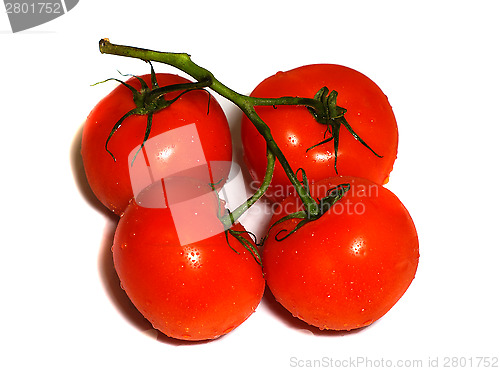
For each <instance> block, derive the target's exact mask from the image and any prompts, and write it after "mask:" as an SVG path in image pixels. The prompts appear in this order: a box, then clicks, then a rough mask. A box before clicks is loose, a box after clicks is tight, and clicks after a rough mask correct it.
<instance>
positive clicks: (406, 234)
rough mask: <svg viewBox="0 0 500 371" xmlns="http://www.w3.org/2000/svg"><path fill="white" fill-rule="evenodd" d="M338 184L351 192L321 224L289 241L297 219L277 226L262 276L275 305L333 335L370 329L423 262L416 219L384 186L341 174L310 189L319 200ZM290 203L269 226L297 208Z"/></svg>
mask: <svg viewBox="0 0 500 371" xmlns="http://www.w3.org/2000/svg"><path fill="white" fill-rule="evenodd" d="M341 183H350V184H351V189H350V190H349V191H348V192H347V193H346V194H345V195H344V197H343V198H342V199H341V200H340V201H338V202H337V203H335V204H334V205H333V206H332V207H331V208H330V209H329V211H328V212H327V213H325V214H324V215H323V216H321V217H320V218H319V219H318V220H316V221H312V222H309V223H307V224H305V225H304V226H303V227H302V228H300V229H298V230H297V231H296V232H295V233H292V234H291V235H290V236H288V237H287V238H285V239H283V240H282V241H280V242H278V241H277V240H276V239H275V237H276V235H277V234H278V233H279V234H278V237H279V238H280V237H283V236H284V235H285V234H286V233H285V232H280V231H282V230H283V229H284V230H287V231H291V230H292V229H293V228H294V227H295V226H296V225H297V223H298V222H299V221H300V220H298V219H292V220H288V221H285V222H283V223H281V224H278V225H276V226H275V227H274V228H273V229H272V230H271V233H270V235H269V237H268V239H267V240H266V242H265V245H264V251H263V253H262V259H263V265H264V273H265V278H266V280H267V284H268V286H269V288H270V289H271V291H272V293H273V294H274V296H275V298H276V299H277V301H278V302H280V303H281V304H282V305H283V306H284V307H285V308H286V309H288V311H290V312H291V313H292V314H293V315H294V316H296V317H298V318H300V319H302V320H303V321H305V322H307V323H309V324H311V325H313V326H316V327H319V328H321V329H331V330H351V329H356V328H360V327H363V326H367V325H369V324H371V323H372V322H374V321H376V320H377V319H379V318H380V317H382V316H383V315H384V314H385V313H386V312H387V311H389V309H391V308H392V307H393V306H394V304H395V303H396V302H397V301H398V300H399V299H400V298H401V296H402V295H403V294H404V293H405V291H406V290H407V288H408V287H409V285H410V283H411V282H412V280H413V278H414V276H415V273H416V269H417V265H418V259H419V249H418V238H417V232H416V230H415V226H414V224H413V221H412V219H411V217H410V215H409V213H408V211H407V210H406V209H405V207H404V206H403V204H402V203H401V202H400V201H399V199H398V198H397V197H396V196H395V195H394V194H393V193H392V192H390V191H389V190H387V189H386V188H384V187H382V186H380V185H378V184H376V183H373V182H370V181H368V180H364V179H361V178H354V177H336V178H331V179H327V180H324V181H321V182H318V183H316V184H315V185H314V186H312V193H313V196H315V197H323V196H325V194H326V191H327V190H328V189H330V188H331V187H333V186H336V185H339V184H341ZM300 205H301V204H300V201H298V199H296V198H294V197H293V196H292V197H289V198H287V199H286V200H285V201H283V202H282V203H281V204H279V207H277V209H276V211H277V213H276V215H274V216H273V218H272V221H271V223H274V222H276V221H277V220H278V219H279V218H281V217H283V216H284V215H287V214H288V213H292V212H294V211H297V210H298V209H299V206H300Z"/></svg>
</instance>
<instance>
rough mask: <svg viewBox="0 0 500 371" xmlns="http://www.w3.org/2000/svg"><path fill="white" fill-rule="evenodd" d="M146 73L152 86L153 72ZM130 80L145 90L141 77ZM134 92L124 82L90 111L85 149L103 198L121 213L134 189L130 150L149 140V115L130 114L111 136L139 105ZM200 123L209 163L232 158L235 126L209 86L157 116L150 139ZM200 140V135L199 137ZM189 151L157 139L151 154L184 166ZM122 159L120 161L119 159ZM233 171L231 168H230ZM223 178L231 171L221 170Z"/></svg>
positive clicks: (165, 80) (157, 160)
mask: <svg viewBox="0 0 500 371" xmlns="http://www.w3.org/2000/svg"><path fill="white" fill-rule="evenodd" d="M139 77H141V78H142V79H143V80H144V81H146V83H148V84H149V87H150V88H151V75H149V74H148V75H143V76H139ZM156 79H157V81H158V84H159V86H160V87H164V86H169V85H173V84H181V83H187V82H189V80H187V79H185V78H183V77H181V76H178V75H173V74H165V73H158V74H156ZM126 83H127V84H129V85H131V86H133V87H134V88H135V89H137V90H140V89H141V84H140V82H139V80H138V79H137V78H135V77H133V78H130V79H129V80H127V81H126ZM180 93H181V91H176V92H171V93H167V94H166V95H165V97H164V99H167V100H170V99H173V98H175V97H177V96H178V95H179V94H180ZM135 107H136V106H135V103H134V101H133V94H132V92H131V91H130V89H128V88H127V87H126V86H124V85H123V84H120V85H118V86H117V87H116V88H115V89H114V90H113V91H112V92H111V93H109V94H108V95H107V96H106V97H104V98H103V99H102V100H101V101H100V102H99V103H98V104H97V105H96V106H95V107H94V109H93V110H92V111H91V112H90V114H89V116H88V117H87V120H86V121H85V124H84V127H83V133H82V146H81V154H82V159H83V164H84V168H85V173H86V176H87V180H88V182H89V185H90V187H91V188H92V191H93V192H94V194H95V195H96V196H97V198H98V199H99V200H100V201H101V202H102V203H103V204H104V205H105V206H106V207H107V208H109V209H110V210H111V211H113V212H114V213H116V214H118V215H120V214H121V213H122V212H123V211H124V210H125V207H126V206H127V204H128V203H129V201H130V200H131V199H132V198H133V196H134V192H133V189H132V184H131V179H130V167H131V166H132V162H131V161H130V155H131V153H132V151H133V150H134V149H136V148H138V147H139V146H140V145H141V144H142V143H143V140H144V137H145V132H146V127H147V115H133V116H130V117H128V118H127V119H125V121H124V122H123V123H122V125H121V127H120V128H119V129H118V130H116V132H115V133H114V134H113V136H112V137H111V139H110V140H109V143H108V149H109V152H111V154H112V155H113V156H114V158H113V156H112V155H111V154H110V153H108V152H107V151H106V146H105V145H106V141H107V139H108V136H109V135H110V133H111V131H112V129H113V127H114V125H115V124H116V123H117V122H118V121H119V120H120V118H121V117H122V116H123V115H124V114H125V113H127V112H129V111H130V110H132V109H134V108H135ZM190 124H195V126H196V131H197V135H198V137H199V141H200V143H201V146H202V149H203V153H204V159H203V160H206V162H207V164H208V165H207V166H208V167H210V164H211V163H212V162H227V163H229V162H230V161H231V159H232V143H231V133H230V131H229V125H228V122H227V119H226V116H225V114H224V111H223V110H222V108H221V106H220V105H219V104H218V102H217V101H216V100H215V98H214V97H213V96H209V93H208V92H206V91H204V90H194V91H190V92H188V93H186V94H183V95H182V96H181V97H180V98H179V99H177V100H176V101H175V102H174V103H173V104H171V105H170V106H169V107H167V108H164V109H162V110H160V111H158V112H156V113H154V115H153V120H152V127H151V132H150V134H149V138H150V139H152V138H155V137H156V138H158V136H159V135H161V134H164V133H167V132H169V131H171V130H173V129H178V128H182V127H184V126H186V125H190ZM196 140H198V138H196ZM177 152H180V153H184V152H186V148H184V147H183V145H177V146H176V145H175V143H172V142H171V141H166V142H163V143H159V142H157V143H155V148H154V152H153V153H149V157H148V161H149V163H148V166H149V167H150V168H154V166H163V167H165V166H168V167H171V168H176V167H180V166H181V165H182V161H183V160H182V158H180V159H179V158H178V157H184V155H179V156H176V153H177ZM115 159H116V160H115ZM226 170H227V172H228V171H229V169H226ZM219 175H220V177H221V178H223V177H224V176H225V175H227V173H225V174H219Z"/></svg>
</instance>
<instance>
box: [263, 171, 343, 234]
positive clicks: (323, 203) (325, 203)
mask: <svg viewBox="0 0 500 371" xmlns="http://www.w3.org/2000/svg"><path fill="white" fill-rule="evenodd" d="M299 170H300V171H302V176H303V182H304V186H305V187H306V189H307V190H308V191H309V186H308V185H307V178H306V176H305V172H304V170H303V169H299ZM350 188H351V186H350V184H349V183H344V184H340V185H338V186H335V187H332V188H330V189H329V190H328V191H327V192H326V196H325V197H323V198H321V199H318V210H319V211H318V212H317V213H315V214H310V213H309V212H308V211H307V210H300V211H297V212H295V213H291V214H288V215H286V216H284V217H283V218H281V219H279V220H278V221H276V222H275V223H273V224H272V225H271V226H270V227H269V231H270V230H271V229H272V228H274V227H275V226H276V225H278V224H281V223H283V222H285V221H287V220H290V219H299V220H300V221H299V222H298V223H297V225H296V226H295V227H294V228H293V229H292V230H290V231H288V230H286V229H282V230H280V231H278V232H277V233H276V235H275V237H274V238H275V239H276V240H277V241H283V240H284V239H285V238H287V237H289V236H290V235H291V234H293V233H295V232H297V231H298V230H299V229H300V228H302V227H303V226H305V225H306V224H308V223H310V222H312V221H315V220H318V219H319V218H320V217H321V216H322V215H324V214H326V213H327V212H328V211H329V210H330V208H331V207H332V206H333V205H335V203H337V202H338V201H340V200H341V199H342V197H344V195H345V194H346V193H347V192H348V191H349V189H350ZM266 238H267V237H266Z"/></svg>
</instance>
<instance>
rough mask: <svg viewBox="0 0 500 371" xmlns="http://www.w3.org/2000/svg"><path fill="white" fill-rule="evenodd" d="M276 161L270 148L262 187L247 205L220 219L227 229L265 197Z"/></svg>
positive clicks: (248, 200)
mask: <svg viewBox="0 0 500 371" xmlns="http://www.w3.org/2000/svg"><path fill="white" fill-rule="evenodd" d="M275 160H276V158H275V156H274V154H273V153H272V152H271V151H270V150H269V148H268V149H267V168H266V174H265V175H264V179H263V181H262V183H261V185H260V187H259V188H258V189H257V191H256V192H255V193H254V194H253V195H252V196H250V197H249V198H248V199H247V201H246V202H245V203H243V204H241V205H240V206H238V207H237V208H236V209H234V210H233V211H230V212H229V214H227V215H224V216H222V217H220V218H219V219H220V220H221V222H222V224H223V225H224V227H225V228H229V227H231V226H232V225H233V224H234V222H235V221H236V220H237V219H238V218H239V217H240V216H241V215H243V213H244V212H245V211H247V210H248V209H249V208H250V207H251V206H252V205H253V204H254V203H256V202H257V201H258V200H259V199H260V198H261V197H262V196H263V195H264V193H265V192H266V190H267V188H268V187H269V184H270V183H271V179H272V177H273V173H274V165H275Z"/></svg>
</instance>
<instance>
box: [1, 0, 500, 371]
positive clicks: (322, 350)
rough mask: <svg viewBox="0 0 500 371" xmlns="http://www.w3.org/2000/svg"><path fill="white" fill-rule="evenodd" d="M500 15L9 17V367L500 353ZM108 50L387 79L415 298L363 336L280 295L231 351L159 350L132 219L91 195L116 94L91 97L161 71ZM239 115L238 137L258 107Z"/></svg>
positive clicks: (239, 68) (150, 8) (134, 12)
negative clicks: (333, 69) (129, 279)
mask: <svg viewBox="0 0 500 371" xmlns="http://www.w3.org/2000/svg"><path fill="white" fill-rule="evenodd" d="M496 4H497V3H496V2H495V1H474V2H472V1H467V2H463V1H404V2H403V1H351V2H347V1H331V0H330V1H313V0H311V1H309V2H305V1H256V0H254V1H250V2H237V1H214V0H213V1H185V2H180V1H175V2H174V1H164V2H161V1H152V0H141V1H130V0H120V1H117V0H107V1H90V0H82V1H80V3H79V4H78V5H77V6H76V7H75V8H74V9H73V10H71V11H70V12H68V13H67V14H66V15H64V16H62V17H59V18H57V19H56V20H54V21H52V22H49V23H47V24H44V25H41V26H38V27H36V28H33V29H31V30H27V31H25V32H21V33H17V34H13V33H12V32H11V30H10V25H9V23H8V19H7V15H6V14H5V13H4V12H3V11H2V12H1V13H0V50H1V52H0V53H1V56H0V65H1V67H2V77H1V80H0V81H1V90H0V133H1V134H0V135H1V145H0V153H1V155H0V161H1V174H2V181H1V182H0V190H1V196H2V200H1V202H0V205H1V206H0V210H1V216H2V221H1V222H0V228H1V233H0V238H1V255H0V285H1V286H0V287H1V289H0V300H1V302H0V313H1V315H0V319H1V324H0V336H1V338H2V343H3V345H2V346H1V348H0V354H1V355H0V368H1V369H3V370H38V369H44V370H70V369H71V370H79V369H81V370H89V369H99V370H103V369H106V368H107V369H114V370H118V369H120V370H132V369H139V370H147V369H154V370H180V369H181V367H182V369H184V370H199V369H207V367H210V366H214V365H216V366H217V369H219V370H236V369H238V370H253V369H267V370H287V369H289V368H300V367H298V366H300V365H303V366H304V365H305V363H298V362H299V361H300V362H306V361H309V360H310V361H313V360H322V359H323V357H325V358H324V359H323V360H328V359H332V360H333V361H344V362H347V361H349V359H350V357H351V360H352V359H355V360H357V357H367V361H374V362H379V363H378V365H379V366H380V365H381V364H380V362H381V360H382V359H383V360H384V361H385V362H387V361H391V362H393V363H392V365H393V366H396V362H397V361H398V360H403V361H404V360H407V361H412V360H422V362H423V365H427V363H428V361H429V358H431V359H432V360H433V361H435V360H436V358H437V357H439V359H438V361H439V362H440V363H439V365H440V366H444V362H445V357H466V358H469V357H473V358H472V362H473V363H477V362H478V361H479V360H478V359H476V358H475V357H498V356H500V352H499V347H498V345H499V343H500V342H499V329H500V325H499V314H498V313H499V311H500V308H499V304H498V302H499V301H498V297H499V294H498V284H499V278H500V274H499V268H498V266H499V262H500V242H499V241H500V239H499V236H498V234H497V233H498V228H499V222H500V217H499V210H500V209H499V208H500V197H499V189H498V186H499V175H498V168H499V160H500V158H499V154H498V150H497V147H496V146H497V141H498V140H499V138H500V114H499V106H500V69H499V66H500V53H499V52H498V46H499V43H498V41H499V36H500V23H499V22H498V14H499V13H498V9H499V7H498V6H497V5H496ZM102 37H108V38H109V39H110V40H111V41H112V42H114V43H121V44H128V45H134V46H141V47H146V48H153V49H157V50H162V51H174V52H187V53H190V54H191V55H192V58H193V60H194V61H195V62H196V63H198V64H200V65H202V66H204V67H206V68H208V69H209V70H211V71H212V72H213V73H214V74H215V76H216V77H217V78H218V79H219V80H221V81H222V82H224V83H226V84H227V85H229V86H231V87H232V88H234V89H235V90H237V91H239V92H242V93H248V92H250V91H251V90H252V89H253V87H254V86H255V85H256V84H257V83H259V82H260V81H261V80H262V79H263V78H265V77H267V76H269V75H271V74H274V73H275V72H277V71H278V70H286V69H290V68H293V67H297V66H300V65H303V64H308V63H319V62H327V63H338V64H344V65H347V66H350V67H352V68H355V69H357V70H359V71H361V72H363V73H364V74H366V75H368V76H369V77H371V78H372V79H373V80H374V81H375V82H376V83H377V84H378V85H379V86H380V87H381V88H382V90H383V91H384V92H385V93H386V95H387V96H388V97H389V100H390V102H391V104H392V106H393V108H394V112H395V114H396V117H397V120H398V124H399V130H400V147H399V155H398V159H397V161H396V165H395V168H394V171H393V173H392V176H391V181H390V183H389V185H388V187H389V188H390V189H391V190H392V191H393V192H394V193H396V194H397V195H398V196H399V198H400V199H401V200H402V201H403V203H404V204H405V205H406V207H407V208H408V209H409V211H410V213H411V214H412V216H413V218H414V221H415V224H416V226H417V229H418V232H419V238H420V244H421V246H420V248H421V260H420V265H419V269H418V272H417V276H416V279H415V281H414V282H413V284H412V285H411V287H410V289H409V290H408V291H407V293H406V294H405V296H404V297H403V298H402V299H401V300H400V301H399V302H398V303H397V305H396V306H395V307H394V308H393V309H392V310H391V311H390V312H389V313H388V314H387V315H386V316H385V317H384V318H382V319H381V320H379V321H378V322H376V323H375V324H373V325H371V326H369V327H368V328H366V329H364V330H362V331H354V332H352V333H348V334H345V333H342V334H335V333H331V332H320V331H314V330H312V329H311V328H310V327H308V326H306V325H303V324H301V323H300V322H299V321H297V320H294V319H291V318H290V317H289V316H288V315H287V314H286V313H284V312H283V311H282V310H280V309H279V307H278V306H276V305H275V304H273V303H272V300H270V299H269V298H265V299H264V301H263V302H262V303H261V305H260V306H259V307H258V309H257V311H256V313H255V314H254V315H253V316H251V317H250V318H249V320H248V321H246V322H245V323H244V324H243V325H241V326H240V327H239V328H237V329H236V330H235V331H233V332H232V333H230V334H229V335H227V336H224V337H222V338H220V339H219V340H216V341H212V342H207V343H201V344H190V343H182V342H176V341H171V340H169V339H167V338H166V337H162V336H159V337H158V339H156V335H155V334H154V331H150V327H148V324H147V322H145V321H144V320H143V319H141V317H140V315H138V314H137V312H136V311H135V310H134V308H133V307H131V305H130V304H129V303H128V301H127V299H126V297H125V296H124V294H123V292H122V291H121V290H120V288H119V285H118V282H117V279H116V276H115V275H114V272H113V268H112V263H111V256H110V252H109V249H110V246H111V241H112V235H113V230H114V222H113V220H112V219H111V218H110V217H109V215H108V214H106V213H105V212H103V210H102V208H100V207H99V206H98V205H97V204H96V202H95V201H94V200H93V199H92V197H91V195H89V194H88V189H87V188H86V186H85V182H84V179H83V178H82V172H81V170H82V169H81V163H80V162H79V158H78V145H79V143H78V140H79V137H78V136H79V131H80V129H81V125H82V123H83V121H84V120H85V117H86V115H87V114H88V113H89V112H90V110H91V108H92V107H93V105H94V104H96V103H97V102H98V100H99V99H100V98H102V97H103V96H104V95H105V94H106V93H107V92H108V91H109V90H110V89H111V88H112V86H113V85H112V84H111V85H106V84H102V85H99V86H95V87H91V86H90V85H91V84H92V83H94V82H97V81H101V80H104V79H105V78H107V77H118V73H117V70H120V71H121V72H124V73H134V74H141V73H147V72H148V67H147V65H145V64H144V63H143V62H140V61H136V60H127V59H125V58H120V57H115V56H107V55H101V54H100V53H99V51H98V41H99V39H101V38H102ZM157 71H162V72H165V71H168V72H173V71H172V70H171V69H170V68H169V67H163V66H158V65H157ZM221 103H222V104H223V107H224V109H225V110H226V112H227V114H228V117H229V119H230V121H231V125H232V126H233V128H235V130H236V127H237V125H238V120H239V117H240V116H239V113H238V112H237V110H235V108H233V107H232V106H231V105H230V104H228V103H227V102H224V101H221ZM295 361H297V362H295ZM469 362H470V361H469ZM434 364H435V363H434ZM326 365H327V364H323V366H326ZM328 365H330V364H328ZM333 365H334V364H333ZM449 365H450V366H451V365H452V364H451V363H450V364H449ZM294 366H296V367H294ZM352 366H353V364H352V363H351V367H352ZM372 366H374V367H375V366H376V364H375V363H374V364H372ZM497 366H500V365H499V364H498V363H497Z"/></svg>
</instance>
